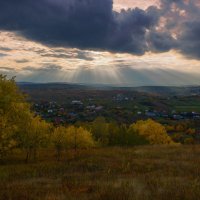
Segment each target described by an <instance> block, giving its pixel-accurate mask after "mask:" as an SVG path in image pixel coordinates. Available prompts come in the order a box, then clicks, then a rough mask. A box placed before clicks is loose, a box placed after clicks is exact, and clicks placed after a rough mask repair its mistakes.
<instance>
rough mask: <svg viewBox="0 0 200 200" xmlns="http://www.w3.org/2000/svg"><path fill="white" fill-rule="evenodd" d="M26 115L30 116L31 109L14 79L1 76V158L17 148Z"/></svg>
mask: <svg viewBox="0 0 200 200" xmlns="http://www.w3.org/2000/svg"><path fill="white" fill-rule="evenodd" d="M24 113H29V114H30V107H29V104H28V103H26V101H25V97H24V95H23V94H22V93H21V92H20V91H19V89H18V87H17V85H16V84H15V80H14V78H12V79H8V78H7V77H6V76H3V75H0V158H1V157H2V156H3V155H6V153H8V152H9V151H10V150H11V149H13V148H15V147H17V145H18V141H17V137H16V134H17V133H18V131H19V124H20V123H21V122H22V118H23V116H24Z"/></svg>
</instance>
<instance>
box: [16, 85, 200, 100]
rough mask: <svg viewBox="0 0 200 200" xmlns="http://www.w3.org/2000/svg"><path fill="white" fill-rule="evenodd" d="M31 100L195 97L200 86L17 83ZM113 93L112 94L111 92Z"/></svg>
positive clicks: (198, 93)
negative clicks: (100, 97) (153, 96)
mask: <svg viewBox="0 0 200 200" xmlns="http://www.w3.org/2000/svg"><path fill="white" fill-rule="evenodd" d="M17 84H18V85H19V87H20V88H21V89H22V91H24V92H25V93H28V94H29V95H30V96H31V98H33V99H35V100H38V99H40V100H41V99H45V100H57V99H58V98H59V99H60V100H63V99H66V98H69V97H71V96H79V95H80V96H95V95H98V96H101V95H102V97H103V96H107V95H109V94H110V95H111V94H116V93H122V92H125V93H135V94H137V95H139V94H146V95H156V96H194V95H200V86H185V87H168V86H143V87H115V86H110V85H84V84H69V83H26V82H20V83H17ZM111 91H112V92H111Z"/></svg>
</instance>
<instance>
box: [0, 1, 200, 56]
mask: <svg viewBox="0 0 200 200" xmlns="http://www.w3.org/2000/svg"><path fill="white" fill-rule="evenodd" d="M160 1H161V8H157V7H154V6H151V7H149V8H148V9H146V10H142V9H139V8H135V9H128V10H121V12H115V11H113V9H112V4H113V1H112V0H56V1H55V0H40V1H34V0H18V1H16V0H6V1H5V0H0V29H2V30H10V31H18V32H19V33H20V34H22V35H23V36H25V37H26V38H29V39H31V40H35V41H38V42H41V43H43V44H46V45H49V46H52V47H76V48H81V49H97V50H108V51H113V52H122V53H123V52H128V53H132V54H136V55H143V54H144V53H145V52H147V51H154V52H165V51H169V50H171V49H176V50H178V51H180V52H182V53H183V54H186V55H188V56H191V57H196V58H200V42H199V41H200V34H199V32H200V30H199V21H198V19H199V17H200V14H199V10H200V9H199V7H197V6H196V2H197V0H189V3H188V2H186V1H183V0H160ZM174 8H176V9H174ZM181 11H183V12H185V13H186V14H188V13H189V14H190V16H188V18H186V19H184V20H183V21H181V20H182V19H181V17H182V14H181ZM161 17H162V18H165V24H164V27H161V29H157V27H159V26H160V21H159V20H160V19H161ZM179 21H181V23H179ZM181 24H183V25H181ZM177 27H178V28H179V30H177V31H179V34H178V35H176V37H174V35H173V31H174V29H176V28H177ZM59 56H61V57H66V55H64V54H60V55H59ZM67 57H68V55H67ZM78 57H79V58H80V59H90V58H87V57H85V55H79V56H78Z"/></svg>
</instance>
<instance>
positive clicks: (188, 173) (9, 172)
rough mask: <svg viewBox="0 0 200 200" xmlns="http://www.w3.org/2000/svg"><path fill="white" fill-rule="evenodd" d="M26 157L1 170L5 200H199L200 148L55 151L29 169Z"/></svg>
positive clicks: (14, 159)
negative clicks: (59, 154)
mask: <svg viewBox="0 0 200 200" xmlns="http://www.w3.org/2000/svg"><path fill="white" fill-rule="evenodd" d="M24 157H25V155H23V154H22V153H20V152H18V154H15V157H12V156H10V157H9V158H8V159H7V160H4V161H3V162H2V163H1V165H0V199H1V200H75V199H76V200H77V199H80V200H86V199H91V200H149V199H152V200H173V199H174V200H176V199H177V200H179V199H181V200H184V199H185V200H191V199H194V200H197V199H200V146H146V147H144V146H142V147H135V148H117V147H116V148H102V149H93V150H83V151H80V152H79V153H78V155H77V156H76V157H74V154H73V152H66V153H65V155H63V158H62V161H60V162H57V161H56V159H55V157H54V152H53V151H52V150H48V151H47V150H45V151H40V154H39V158H38V161H37V162H35V163H29V164H25V163H24Z"/></svg>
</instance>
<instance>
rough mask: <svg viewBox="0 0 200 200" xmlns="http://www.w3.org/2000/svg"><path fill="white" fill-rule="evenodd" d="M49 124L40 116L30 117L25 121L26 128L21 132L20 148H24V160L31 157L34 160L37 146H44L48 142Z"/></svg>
mask: <svg viewBox="0 0 200 200" xmlns="http://www.w3.org/2000/svg"><path fill="white" fill-rule="evenodd" d="M50 132H51V125H50V124H48V123H46V122H45V121H44V120H42V119H41V118H40V117H33V118H31V120H30V122H29V123H26V130H24V131H23V132H22V137H21V138H22V139H21V142H22V148H24V149H25V150H26V161H28V160H30V159H31V158H33V159H34V160H36V156H37V150H38V148H40V147H42V146H45V145H47V144H48V142H49V138H50Z"/></svg>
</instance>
